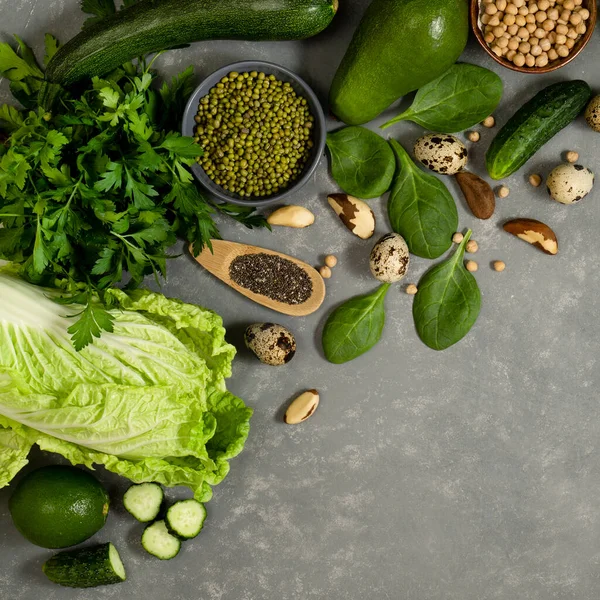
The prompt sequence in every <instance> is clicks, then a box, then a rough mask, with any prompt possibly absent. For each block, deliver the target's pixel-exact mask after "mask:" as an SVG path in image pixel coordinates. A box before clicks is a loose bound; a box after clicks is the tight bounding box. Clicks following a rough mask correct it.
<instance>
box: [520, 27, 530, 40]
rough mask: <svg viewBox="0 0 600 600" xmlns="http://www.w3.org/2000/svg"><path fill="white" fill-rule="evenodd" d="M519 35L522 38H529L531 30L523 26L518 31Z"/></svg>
mask: <svg viewBox="0 0 600 600" xmlns="http://www.w3.org/2000/svg"><path fill="white" fill-rule="evenodd" d="M517 36H518V37H520V38H521V39H522V40H528V39H529V31H527V29H525V27H521V28H520V29H519V31H517Z"/></svg>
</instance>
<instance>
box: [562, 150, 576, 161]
mask: <svg viewBox="0 0 600 600" xmlns="http://www.w3.org/2000/svg"><path fill="white" fill-rule="evenodd" d="M565 158H566V159H567V162H570V163H576V162H577V161H578V160H579V154H578V153H577V152H575V151H573V150H569V152H567V154H566V155H565Z"/></svg>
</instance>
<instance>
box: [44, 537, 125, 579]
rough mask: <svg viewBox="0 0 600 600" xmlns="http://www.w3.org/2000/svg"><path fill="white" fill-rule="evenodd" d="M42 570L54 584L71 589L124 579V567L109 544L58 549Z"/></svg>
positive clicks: (117, 554) (114, 549)
mask: <svg viewBox="0 0 600 600" xmlns="http://www.w3.org/2000/svg"><path fill="white" fill-rule="evenodd" d="M42 570H43V571H44V573H45V574H46V576H47V577H48V579H50V581H53V582H54V583H58V584H59V585H64V586H67V587H73V588H88V587H97V586H99V585H109V584H112V583H121V582H123V581H125V579H126V575H125V567H123V563H122V562H121V557H120V556H119V553H118V552H117V549H116V548H115V547H114V546H113V545H112V544H110V543H109V544H101V545H100V546H93V547H91V548H79V549H78V550H68V551H67V552H59V553H58V554H55V555H54V556H53V557H52V558H51V559H49V560H48V561H46V563H45V564H44V566H43V567H42Z"/></svg>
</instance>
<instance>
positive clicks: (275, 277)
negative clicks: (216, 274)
mask: <svg viewBox="0 0 600 600" xmlns="http://www.w3.org/2000/svg"><path fill="white" fill-rule="evenodd" d="M229 276H230V277H231V279H232V280H233V281H234V282H235V283H237V284H238V285H240V286H242V287H243V288H245V289H247V290H250V291H251V292H254V293H255V294H260V295H261V296H267V297H268V298H271V300H275V301H277V302H283V303H284V304H303V303H304V302H306V301H307V300H308V299H309V298H310V296H311V295H312V292H313V284H312V281H311V279H310V277H309V276H308V274H307V273H306V271H305V270H304V269H302V268H301V267H299V266H298V265H296V264H295V263H293V262H292V261H291V260H287V259H285V258H280V257H279V256H274V255H272V254H266V253H264V252H261V253H260V254H244V255H243V256H238V257H236V258H234V259H233V260H232V261H231V265H230V266H229Z"/></svg>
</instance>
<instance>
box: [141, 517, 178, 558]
mask: <svg viewBox="0 0 600 600" xmlns="http://www.w3.org/2000/svg"><path fill="white" fill-rule="evenodd" d="M142 546H143V547H144V550H145V551H146V552H148V554H152V556H156V558H160V559H161V560H171V559H172V558H175V557H176V556H177V555H178V554H179V550H181V540H180V539H179V538H176V537H175V536H174V535H171V534H170V533H169V530H168V529H167V526H166V524H165V522H164V521H156V522H155V523H152V525H148V527H146V529H144V533H143V534H142Z"/></svg>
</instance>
